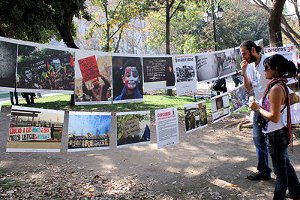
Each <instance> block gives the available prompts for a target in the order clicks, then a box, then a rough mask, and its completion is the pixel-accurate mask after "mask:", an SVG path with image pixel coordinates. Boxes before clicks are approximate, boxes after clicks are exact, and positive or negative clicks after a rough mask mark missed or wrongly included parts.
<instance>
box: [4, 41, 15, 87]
mask: <svg viewBox="0 0 300 200" xmlns="http://www.w3.org/2000/svg"><path fill="white" fill-rule="evenodd" d="M8 41H9V39H6V38H2V37H0V90H1V91H10V92H13V91H15V82H16V63H17V46H18V45H17V44H15V43H11V42H8Z"/></svg>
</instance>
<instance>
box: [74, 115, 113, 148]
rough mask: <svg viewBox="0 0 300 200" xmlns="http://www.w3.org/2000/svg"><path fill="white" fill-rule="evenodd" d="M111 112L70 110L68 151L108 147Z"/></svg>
mask: <svg viewBox="0 0 300 200" xmlns="http://www.w3.org/2000/svg"><path fill="white" fill-rule="evenodd" d="M110 124H111V114H110V113H103V112H76V111H75V112H74V111H72V112H70V114H69V128H68V136H69V137H68V138H69V139H68V152H73V151H86V150H101V149H108V148H109V134H110Z"/></svg>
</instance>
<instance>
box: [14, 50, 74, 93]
mask: <svg viewBox="0 0 300 200" xmlns="http://www.w3.org/2000/svg"><path fill="white" fill-rule="evenodd" d="M17 88H18V91H28V90H30V91H38V90H60V91H63V90H66V91H68V90H69V91H73V90H74V54H73V53H71V52H69V51H61V50H54V49H49V48H43V47H41V48H39V47H36V46H28V45H19V48H18V59H17ZM26 89H27V90H26Z"/></svg>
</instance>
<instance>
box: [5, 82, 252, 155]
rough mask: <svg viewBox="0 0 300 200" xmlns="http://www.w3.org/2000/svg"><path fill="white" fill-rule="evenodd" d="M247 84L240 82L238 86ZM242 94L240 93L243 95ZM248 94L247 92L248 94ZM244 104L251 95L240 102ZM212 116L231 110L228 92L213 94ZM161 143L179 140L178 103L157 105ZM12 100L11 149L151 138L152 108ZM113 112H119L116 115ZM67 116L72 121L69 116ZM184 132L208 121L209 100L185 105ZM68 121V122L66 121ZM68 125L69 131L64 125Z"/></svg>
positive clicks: (91, 146) (73, 147)
mask: <svg viewBox="0 0 300 200" xmlns="http://www.w3.org/2000/svg"><path fill="white" fill-rule="evenodd" d="M240 89H242V90H243V87H239V88H237V89H236V90H235V91H236V93H237V91H238V90H240ZM239 97H240V98H241V96H239ZM244 99H246V98H244ZM239 103H240V105H239V107H233V109H236V110H237V109H240V108H242V107H243V106H245V104H246V100H245V101H243V102H239ZM211 110H212V115H211V122H212V123H215V122H218V121H220V120H222V119H224V118H225V117H228V116H229V115H230V104H229V95H228V94H227V93H226V94H223V95H220V96H217V97H213V98H212V103H211ZM154 114H155V126H156V131H155V132H156V144H157V148H158V149H160V148H165V147H167V146H171V145H175V144H178V143H179V125H178V112H177V108H165V109H159V110H155V113H154ZM67 115H68V117H66V119H65V111H59V110H50V109H41V108H33V107H21V106H12V110H11V118H10V124H9V131H8V141H7V145H6V151H7V152H60V151H61V150H63V151H64V150H65V149H67V151H68V152H76V151H88V150H100V149H109V148H110V147H111V146H113V144H115V145H116V146H117V148H122V147H127V146H132V145H141V144H150V141H154V138H155V137H153V134H150V132H151V131H150V128H151V123H150V111H135V112H118V113H113V114H112V113H110V112H81V111H69V112H68V113H67ZM114 117H115V118H116V119H115V120H113V119H114ZM66 121H67V122H66ZM184 121H185V132H186V133H190V132H193V131H196V130H199V129H201V128H204V127H206V126H207V125H208V115H207V108H206V103H205V101H200V102H196V103H192V104H189V105H186V106H184ZM65 124H68V126H67V127H65V126H64V125H65ZM65 130H67V131H65ZM63 132H67V135H68V139H67V140H68V142H67V143H68V145H67V148H65V147H64V146H62V144H63V143H62V140H63V138H64V137H63V135H65V134H63Z"/></svg>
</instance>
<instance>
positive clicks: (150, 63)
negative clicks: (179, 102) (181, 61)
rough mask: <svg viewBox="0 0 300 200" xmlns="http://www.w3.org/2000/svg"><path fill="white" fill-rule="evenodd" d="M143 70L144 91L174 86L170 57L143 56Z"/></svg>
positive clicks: (173, 73)
mask: <svg viewBox="0 0 300 200" xmlns="http://www.w3.org/2000/svg"><path fill="white" fill-rule="evenodd" d="M143 70H144V89H145V91H146V92H149V91H155V90H162V89H172V88H174V86H175V72H174V69H173V63H172V57H161V56H157V57H143Z"/></svg>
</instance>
